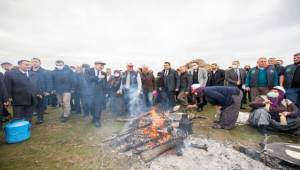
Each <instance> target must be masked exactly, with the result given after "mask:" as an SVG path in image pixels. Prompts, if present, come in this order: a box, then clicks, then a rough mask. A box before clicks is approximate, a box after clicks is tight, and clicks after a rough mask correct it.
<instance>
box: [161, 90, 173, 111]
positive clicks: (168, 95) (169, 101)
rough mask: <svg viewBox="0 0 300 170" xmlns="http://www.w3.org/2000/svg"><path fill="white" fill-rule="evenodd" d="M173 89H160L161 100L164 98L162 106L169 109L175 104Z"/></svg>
mask: <svg viewBox="0 0 300 170" xmlns="http://www.w3.org/2000/svg"><path fill="white" fill-rule="evenodd" d="M175 95H176V93H175V91H168V90H162V100H164V104H163V105H164V108H166V109H167V110H168V109H171V108H173V107H174V106H175V102H176V101H175V97H176V96H175Z"/></svg>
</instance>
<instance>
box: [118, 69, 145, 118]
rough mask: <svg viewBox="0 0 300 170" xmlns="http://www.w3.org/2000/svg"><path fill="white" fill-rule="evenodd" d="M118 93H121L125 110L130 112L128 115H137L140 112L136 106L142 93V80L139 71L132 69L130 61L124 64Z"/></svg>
mask: <svg viewBox="0 0 300 170" xmlns="http://www.w3.org/2000/svg"><path fill="white" fill-rule="evenodd" d="M118 93H119V94H123V97H124V102H125V105H126V111H127V112H129V113H130V116H135V115H137V114H138V113H139V112H140V108H139V107H137V106H138V103H139V100H140V97H139V96H140V95H141V93H142V80H141V76H140V73H139V72H137V71H134V69H133V64H132V63H129V64H127V66H126V71H125V72H124V73H123V75H122V80H121V86H120V89H119V90H118Z"/></svg>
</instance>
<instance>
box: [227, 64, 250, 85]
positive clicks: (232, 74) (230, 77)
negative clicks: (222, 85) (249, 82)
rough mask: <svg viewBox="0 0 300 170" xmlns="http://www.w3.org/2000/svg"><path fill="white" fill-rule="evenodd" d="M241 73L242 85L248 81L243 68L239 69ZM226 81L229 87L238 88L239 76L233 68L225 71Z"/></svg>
mask: <svg viewBox="0 0 300 170" xmlns="http://www.w3.org/2000/svg"><path fill="white" fill-rule="evenodd" d="M239 71H240V79H241V84H245V80H246V75H247V74H246V71H245V70H244V69H242V68H239ZM225 80H226V81H227V83H228V86H237V84H236V83H237V81H238V75H237V73H236V71H235V70H234V69H233V68H232V69H229V70H226V71H225Z"/></svg>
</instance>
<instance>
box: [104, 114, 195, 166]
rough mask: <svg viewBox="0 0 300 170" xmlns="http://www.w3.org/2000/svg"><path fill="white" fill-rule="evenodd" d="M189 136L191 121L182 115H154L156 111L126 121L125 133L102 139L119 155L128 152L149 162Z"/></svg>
mask: <svg viewBox="0 0 300 170" xmlns="http://www.w3.org/2000/svg"><path fill="white" fill-rule="evenodd" d="M190 132H191V121H190V120H189V119H188V117H187V116H185V115H180V114H176V113H158V112H157V111H156V109H152V110H150V111H149V112H148V113H144V114H141V115H140V116H138V117H137V118H134V119H132V120H130V122H129V123H128V125H127V127H126V130H123V131H122V132H120V133H118V134H117V135H115V136H113V137H110V138H108V139H105V140H104V141H103V142H105V143H106V142H109V144H110V146H112V147H114V148H117V150H118V151H119V152H127V151H132V153H133V154H137V155H139V156H140V158H141V159H142V160H143V161H145V162H149V161H151V160H153V159H155V158H156V157H158V156H159V155H161V154H163V153H164V152H166V151H168V150H170V149H173V148H176V147H178V146H181V145H182V144H183V140H184V139H185V138H186V137H187V135H188V134H189V133H190Z"/></svg>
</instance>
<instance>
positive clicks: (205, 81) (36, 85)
mask: <svg viewBox="0 0 300 170" xmlns="http://www.w3.org/2000/svg"><path fill="white" fill-rule="evenodd" d="M293 59H294V63H293V64H290V65H287V66H283V61H282V60H280V59H276V58H273V57H271V58H268V59H267V58H265V57H260V58H259V59H258V60H257V65H256V66H254V67H250V66H249V65H246V66H244V67H243V68H242V67H240V62H239V61H237V60H236V61H233V62H232V65H231V66H230V67H229V68H227V69H225V70H223V69H220V68H219V66H218V65H217V64H216V63H213V64H211V65H209V66H208V67H205V68H204V67H202V66H201V67H200V65H199V63H197V62H192V63H190V64H186V65H182V66H180V67H179V68H177V69H174V68H172V67H171V63H170V62H164V63H163V69H162V71H160V72H158V73H157V75H154V73H153V71H152V70H151V69H150V68H149V66H147V65H143V66H141V68H137V69H135V68H134V65H133V64H132V63H128V64H127V65H126V70H124V71H122V70H114V71H112V69H110V68H106V69H105V68H104V67H105V65H106V63H104V62H101V61H96V62H94V66H93V67H91V66H90V65H89V64H82V65H81V66H68V65H67V64H65V63H64V61H62V60H57V61H56V62H55V68H54V70H52V71H50V70H47V69H44V68H43V67H42V66H41V60H40V59H39V58H32V59H31V61H29V60H20V61H18V63H17V66H13V65H12V64H11V63H9V62H3V63H2V64H1V66H2V68H3V69H4V70H5V72H4V73H1V74H0V104H1V107H0V113H1V115H2V116H3V118H2V119H3V120H5V119H7V118H9V116H10V115H12V117H13V119H25V120H27V121H30V122H32V118H33V115H34V113H35V114H36V117H37V118H36V124H41V123H43V122H44V114H46V111H47V107H48V106H53V107H60V108H61V109H62V113H61V116H60V121H61V122H67V121H68V120H69V119H70V117H71V113H72V114H81V115H82V116H83V117H89V116H91V117H92V123H93V125H94V126H95V127H97V128H99V127H101V114H102V112H103V111H105V110H106V111H109V112H110V113H112V114H114V115H116V116H124V115H127V116H131V117H134V116H137V115H138V114H139V113H142V112H147V111H148V110H149V109H150V108H151V107H153V106H156V107H157V108H158V109H159V110H160V111H162V112H167V111H176V110H178V109H183V110H185V109H193V108H195V109H196V111H197V112H201V111H202V110H203V109H204V106H205V105H207V103H210V104H212V105H215V106H216V116H215V117H216V120H215V122H214V125H213V127H214V128H223V129H231V128H233V127H234V125H235V123H236V120H237V118H238V115H239V111H240V110H241V109H245V104H249V106H250V107H251V108H252V110H251V113H250V116H249V123H250V125H252V126H254V127H258V128H259V129H260V130H263V131H265V130H266V129H268V128H273V129H276V130H281V131H295V130H297V129H298V127H299V122H300V121H299V116H300V113H299V109H298V108H299V107H300V53H297V54H295V55H294V56H293ZM9 105H11V106H12V112H13V114H10V113H9V111H8V110H7V108H8V106H9ZM0 122H1V123H2V121H0Z"/></svg>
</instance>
